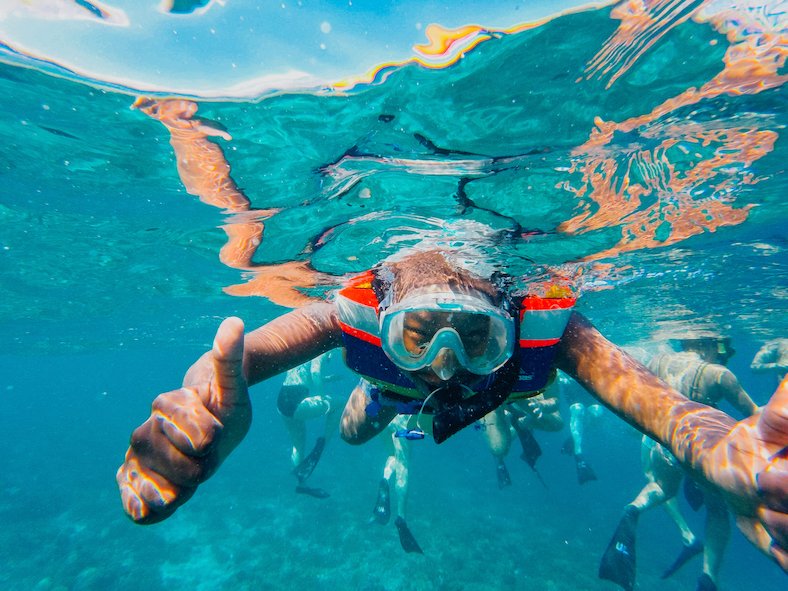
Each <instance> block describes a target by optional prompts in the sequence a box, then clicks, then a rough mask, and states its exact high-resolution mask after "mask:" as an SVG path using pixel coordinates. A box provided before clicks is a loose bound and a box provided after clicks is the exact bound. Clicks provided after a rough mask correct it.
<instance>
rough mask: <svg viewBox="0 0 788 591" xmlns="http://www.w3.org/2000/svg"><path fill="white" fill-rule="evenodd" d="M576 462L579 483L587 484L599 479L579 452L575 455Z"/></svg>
mask: <svg viewBox="0 0 788 591" xmlns="http://www.w3.org/2000/svg"><path fill="white" fill-rule="evenodd" d="M575 463H576V465H577V482H578V483H579V484H585V483H586V482H590V481H592V480H596V479H597V477H596V473H595V472H594V470H593V469H592V468H591V466H590V465H589V464H588V462H587V461H586V459H585V458H584V457H583V456H582V455H580V454H578V455H576V456H575Z"/></svg>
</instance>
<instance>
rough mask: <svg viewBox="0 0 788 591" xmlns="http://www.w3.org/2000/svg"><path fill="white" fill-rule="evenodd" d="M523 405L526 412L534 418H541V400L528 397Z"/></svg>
mask: <svg viewBox="0 0 788 591" xmlns="http://www.w3.org/2000/svg"><path fill="white" fill-rule="evenodd" d="M525 407H526V408H527V409H528V412H529V413H530V414H531V416H532V417H534V418H535V419H541V418H542V415H543V414H544V411H543V410H542V401H541V400H538V399H535V398H529V399H528V400H527V401H526V403H525Z"/></svg>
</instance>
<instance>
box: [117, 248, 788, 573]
mask: <svg viewBox="0 0 788 591" xmlns="http://www.w3.org/2000/svg"><path fill="white" fill-rule="evenodd" d="M574 303H575V302H574V299H573V298H571V297H569V296H568V294H566V293H562V292H561V290H559V291H558V293H549V292H548V293H544V294H541V295H532V294H526V295H525V296H524V297H515V296H513V295H512V294H508V293H507V292H506V290H505V289H504V288H503V287H502V286H499V285H497V284H496V282H495V281H494V280H493V279H492V278H489V277H480V276H477V275H475V274H474V273H472V272H470V271H469V270H467V269H464V268H462V267H461V266H460V265H458V264H456V261H453V260H451V256H450V255H449V254H448V253H445V252H442V251H424V252H413V253H411V254H409V255H406V256H401V257H400V258H399V259H398V260H394V261H384V262H382V263H380V264H379V265H377V266H376V267H375V268H374V269H373V270H372V271H370V272H368V273H367V274H365V275H364V276H362V277H361V278H358V279H357V280H356V281H355V282H352V283H351V284H350V285H349V286H348V287H347V288H346V289H345V290H342V291H340V293H339V294H338V295H337V297H336V299H334V300H333V301H330V302H321V303H313V304H310V305H308V306H305V307H303V308H299V309H296V310H293V311H291V312H289V313H287V314H284V315H282V316H280V317H278V318H276V319H274V320H272V321H271V322H269V323H267V324H265V325H263V326H262V327H260V328H258V329H256V330H254V331H252V332H250V333H249V334H247V335H244V326H243V322H242V321H241V320H240V319H238V318H229V319H226V320H225V321H224V322H223V323H222V325H221V326H220V327H219V330H218V332H217V335H216V339H215V341H214V346H213V349H212V350H211V351H209V352H207V353H206V354H204V355H203V356H202V357H200V359H199V360H197V362H196V363H195V364H194V365H192V367H191V368H190V369H189V370H188V371H187V373H186V376H185V378H184V381H183V386H182V387H181V388H179V389H177V390H173V391H171V392H167V393H164V394H161V395H159V396H158V397H157V398H156V400H155V401H154V403H153V411H152V414H151V416H150V418H149V419H148V420H147V421H146V422H145V423H144V424H143V425H141V426H140V427H138V428H137V429H136V430H135V431H134V433H133V434H132V438H131V446H130V448H129V450H128V452H127V454H126V459H125V462H124V464H123V465H122V466H121V467H120V469H119V471H118V474H117V481H118V485H119V487H120V492H121V497H122V501H123V506H124V509H125V511H126V512H127V513H128V515H129V516H130V517H131V518H132V519H133V520H134V521H136V522H138V523H155V522H158V521H161V520H163V519H165V518H166V517H168V516H169V515H171V514H172V513H173V512H174V511H175V510H176V509H177V508H178V507H179V506H180V505H182V504H183V503H185V502H186V501H187V500H188V499H189V498H190V497H191V496H192V495H193V494H194V492H195V491H196V489H197V487H198V486H199V484H201V483H202V482H204V481H205V480H207V479H208V478H210V477H211V476H212V475H213V474H214V473H215V472H216V470H217V469H218V467H219V466H220V465H221V463H222V462H223V461H224V459H225V458H226V457H227V456H228V455H229V454H230V452H231V451H232V450H233V449H234V448H235V447H236V446H237V445H238V444H239V443H240V442H241V440H242V439H243V438H244V436H245V435H246V433H247V431H248V429H249V426H250V424H251V417H252V407H251V400H250V397H249V391H248V387H249V386H250V385H254V384H256V383H259V382H261V381H263V380H265V379H268V378H269V377H272V376H274V375H276V374H279V373H282V372H284V371H286V370H287V369H289V368H291V367H294V366H296V365H298V364H301V363H304V362H305V361H307V360H309V359H312V358H314V357H316V356H318V355H320V354H322V353H324V352H325V351H328V350H330V349H333V348H336V347H344V348H345V352H346V355H347V358H348V366H349V367H350V368H351V369H353V370H354V371H356V372H357V373H360V374H361V376H362V378H364V382H363V384H366V385H364V386H363V387H358V388H356V390H355V391H354V393H353V394H352V395H351V397H350V399H349V401H348V404H347V406H346V408H345V411H344V414H343V418H342V423H341V433H342V437H343V438H344V439H345V440H346V441H349V442H351V443H363V442H365V441H368V440H369V439H370V438H372V437H373V436H375V435H376V434H378V433H380V432H381V431H382V430H383V429H385V428H386V426H387V425H388V424H389V423H390V422H391V421H392V420H393V419H394V418H395V417H396V416H397V415H398V414H401V413H410V414H415V415H416V416H417V421H416V428H415V429H414V430H412V431H411V432H410V436H414V437H419V436H421V435H426V433H427V432H431V433H432V435H433V437H434V439H435V441H436V442H441V441H444V440H445V439H446V438H448V437H450V436H451V435H453V434H454V433H456V432H457V431H459V430H460V429H462V428H464V427H466V426H468V425H470V424H472V423H473V422H475V421H476V420H478V419H480V418H481V417H483V416H484V415H485V414H487V413H489V412H490V411H491V410H494V409H495V408H497V407H498V406H500V405H502V404H505V403H506V402H507V401H508V400H510V399H512V398H515V399H516V398H517V397H526V396H528V395H529V394H535V393H536V392H538V391H540V389H542V388H543V387H544V386H545V385H546V384H547V383H548V382H549V380H550V378H551V375H552V372H553V369H554V368H558V369H561V370H562V371H564V372H565V373H567V374H569V375H570V376H572V377H573V378H574V379H575V380H576V381H577V382H578V383H580V384H581V385H582V386H583V387H584V388H585V389H587V390H588V391H589V392H590V393H591V394H592V395H594V396H595V397H596V398H598V399H599V400H600V401H601V402H602V403H603V404H604V405H605V406H607V407H608V408H610V409H611V410H612V411H613V412H615V413H616V414H618V415H619V416H620V417H622V418H623V419H624V420H626V421H627V422H629V423H630V424H632V425H633V426H635V427H636V428H637V429H638V430H640V431H641V432H643V433H645V434H647V435H648V436H649V437H651V438H653V439H654V440H655V441H658V442H659V443H661V444H662V445H664V446H666V447H667V448H668V449H669V450H670V451H671V453H672V454H673V455H674V456H675V457H676V459H677V460H678V461H679V462H680V463H681V464H682V465H683V466H684V467H685V468H686V469H687V470H688V471H689V472H690V473H692V474H693V476H695V477H696V478H698V479H701V480H703V481H705V482H707V483H708V484H709V485H710V486H711V487H713V488H715V489H716V490H717V491H718V492H719V493H720V494H721V495H722V496H723V497H724V498H725V500H726V501H727V503H728V505H729V506H730V508H731V509H732V510H733V512H734V513H735V514H736V515H737V523H738V525H739V527H740V529H741V530H742V531H743V532H744V533H745V535H746V536H747V537H748V539H750V541H751V542H752V543H753V544H755V545H756V546H757V547H758V548H760V549H761V550H762V551H764V552H765V553H767V554H768V555H770V556H771V557H772V558H774V559H775V561H777V562H778V563H779V564H780V566H781V567H782V568H783V569H786V568H788V552H787V551H788V494H786V493H787V492H788V458H786V451H785V448H786V446H788V383H786V382H783V384H782V385H781V387H780V388H779V389H778V391H777V393H776V394H775V395H774V397H773V398H772V399H771V401H770V402H769V403H768V404H767V405H765V406H764V407H763V409H762V411H761V412H760V413H758V414H756V415H755V416H753V417H749V418H747V419H745V420H743V421H740V422H738V423H736V422H735V421H734V420H733V419H732V418H731V417H729V416H728V415H726V414H725V413H723V412H721V411H718V410H716V409H713V408H711V407H709V406H706V405H703V404H700V403H697V402H693V401H690V400H688V399H687V398H686V397H684V396H682V395H681V394H680V393H678V392H677V391H675V390H674V389H672V388H670V387H669V386H668V385H667V384H665V383H664V382H663V381H661V380H660V379H659V378H657V377H656V376H654V375H653V374H652V373H651V372H649V371H648V370H647V369H646V368H645V367H644V366H643V365H641V364H640V363H639V362H637V361H636V360H635V359H633V358H632V357H631V356H629V355H628V354H627V353H625V352H624V351H623V350H622V349H620V348H618V347H616V346H615V345H613V344H612V343H611V342H610V341H608V340H607V339H605V337H603V336H602V335H601V334H600V333H599V332H598V331H597V330H596V329H595V328H594V327H593V325H592V324H591V323H590V322H589V321H588V320H586V319H585V318H584V317H583V316H581V315H580V314H579V313H577V312H574V311H573V310H572V308H573V307H574ZM354 348H355V351H354ZM370 359H373V360H374V362H370ZM403 435H407V434H403Z"/></svg>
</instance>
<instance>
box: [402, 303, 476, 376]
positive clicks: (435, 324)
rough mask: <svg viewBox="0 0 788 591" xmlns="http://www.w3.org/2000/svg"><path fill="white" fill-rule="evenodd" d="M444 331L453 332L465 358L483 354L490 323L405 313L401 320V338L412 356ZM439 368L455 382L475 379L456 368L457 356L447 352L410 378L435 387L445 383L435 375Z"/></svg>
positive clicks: (429, 313) (430, 313)
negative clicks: (458, 340) (403, 319)
mask: <svg viewBox="0 0 788 591" xmlns="http://www.w3.org/2000/svg"><path fill="white" fill-rule="evenodd" d="M445 328H452V329H454V330H455V331H456V332H457V334H458V335H459V337H460V341H461V342H462V346H463V348H464V349H465V354H466V355H467V356H468V357H478V356H480V355H483V354H484V352H485V348H486V347H487V341H488V338H489V334H490V319H489V318H488V317H487V316H485V315H484V314H464V313H461V312H460V313H457V312H437V311H427V310H422V311H416V312H410V313H408V314H407V315H406V316H405V321H404V323H403V334H402V340H403V344H404V346H405V349H406V350H407V351H408V352H409V353H412V354H413V355H420V354H423V353H425V352H426V349H427V348H428V347H429V345H430V343H431V342H432V339H433V338H434V337H435V335H436V334H437V333H438V332H439V331H441V330H442V329H445ZM441 368H443V369H444V372H445V373H444V375H446V374H447V373H450V374H451V376H450V377H451V378H453V379H455V380H457V381H462V382H467V381H476V380H477V379H478V376H476V375H475V374H472V373H470V372H468V371H467V370H466V369H465V368H463V367H462V366H461V365H460V364H459V360H458V358H457V355H456V354H455V352H454V351H453V350H452V349H450V348H443V349H442V350H441V351H440V352H439V353H438V355H437V356H436V358H435V360H434V361H433V363H432V364H431V365H430V366H427V367H424V368H422V369H420V370H418V371H416V372H413V374H414V375H416V376H418V377H419V378H420V379H422V380H423V381H425V382H426V383H428V384H430V385H438V384H440V383H441V382H442V381H446V380H442V379H441V378H440V377H439V375H438V374H439V373H442V372H441V371H440V369H441ZM436 370H437V373H436Z"/></svg>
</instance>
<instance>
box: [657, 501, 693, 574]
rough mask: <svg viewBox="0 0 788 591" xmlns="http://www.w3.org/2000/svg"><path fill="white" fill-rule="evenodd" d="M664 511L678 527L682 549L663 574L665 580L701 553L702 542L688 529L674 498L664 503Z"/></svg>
mask: <svg viewBox="0 0 788 591" xmlns="http://www.w3.org/2000/svg"><path fill="white" fill-rule="evenodd" d="M664 507H665V511H667V512H668V515H670V517H671V519H672V520H673V522H674V523H675V524H676V525H677V526H678V528H679V532H680V533H681V540H682V543H683V547H682V550H681V552H680V553H679V555H678V556H677V557H676V560H674V561H673V564H671V565H670V566H669V567H668V568H667V569H666V570H665V572H664V573H662V578H663V579H667V578H668V577H670V576H672V575H673V574H674V573H675V572H676V571H678V570H679V569H680V568H681V567H682V566H684V565H685V564H686V563H687V562H689V561H690V560H691V559H692V558H693V557H695V556H697V555H698V554H700V553H701V552H703V542H701V541H700V540H699V539H698V538H697V537H696V536H695V534H694V533H693V532H692V530H691V529H690V527H689V525H688V524H687V521H686V520H685V519H684V516H683V515H682V514H681V512H680V511H679V508H678V501H677V500H676V497H672V498H670V499H668V500H667V501H665V505H664Z"/></svg>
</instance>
